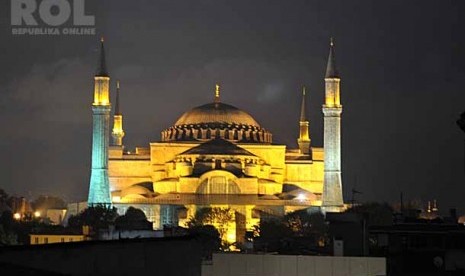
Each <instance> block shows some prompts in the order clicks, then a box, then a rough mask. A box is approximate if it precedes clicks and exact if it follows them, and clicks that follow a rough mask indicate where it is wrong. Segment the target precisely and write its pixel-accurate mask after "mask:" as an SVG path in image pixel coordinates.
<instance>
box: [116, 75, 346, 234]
mask: <svg viewBox="0 0 465 276" xmlns="http://www.w3.org/2000/svg"><path fill="white" fill-rule="evenodd" d="M331 77H332V79H331V81H334V79H336V78H337V80H339V79H338V76H331ZM118 86H119V85H118ZM327 87H328V85H327ZM330 88H331V93H332V94H331V95H333V97H335V98H337V99H338V101H339V87H337V89H335V88H334V87H333V86H331V87H330ZM118 93H119V91H118ZM206 93H208V92H206ZM210 93H211V92H210ZM212 94H213V93H212ZM214 95H215V96H214V100H213V102H211V103H207V104H204V105H201V106H198V107H195V108H193V109H191V110H189V111H187V112H185V113H184V114H183V115H181V116H180V117H179V118H178V119H177V120H176V118H173V122H175V123H174V124H173V126H171V127H169V128H167V129H165V130H163V131H162V132H161V137H160V141H153V142H150V143H149V144H148V145H146V146H143V147H138V148H136V149H135V151H133V152H130V153H129V152H127V151H126V150H125V149H124V146H123V144H124V143H123V142H122V138H123V136H122V135H120V136H118V137H117V138H119V139H114V142H113V145H112V146H110V147H109V150H108V156H109V160H108V176H109V183H110V192H111V201H112V203H113V204H114V205H115V206H116V207H117V208H118V210H119V212H121V213H124V212H125V211H126V209H127V208H128V207H129V206H134V207H137V208H140V209H142V210H143V211H144V212H145V213H146V215H147V217H148V219H149V220H150V221H152V222H153V226H154V228H155V229H160V228H163V226H165V225H169V226H176V225H179V226H183V227H184V226H186V225H185V223H186V221H187V220H188V219H189V218H190V217H192V216H193V215H194V214H195V212H196V210H198V209H199V208H203V207H224V208H230V210H232V212H234V217H235V223H233V225H232V226H231V227H228V232H227V235H226V238H227V240H228V241H229V242H234V241H239V242H240V241H243V239H244V234H245V232H246V231H247V230H251V229H252V228H253V226H254V225H257V224H258V222H259V220H260V217H262V216H266V215H281V214H285V213H286V212H289V211H294V210H297V209H302V208H308V207H312V206H313V207H316V208H319V207H321V206H322V205H324V202H323V203H322V200H323V198H324V196H323V193H326V194H327V195H329V196H327V200H328V202H330V203H331V207H338V206H339V207H340V206H342V204H343V203H342V198H341V202H339V201H337V200H338V198H334V197H331V196H332V195H333V194H335V195H336V196H338V195H342V190H341V191H329V190H328V189H327V190H326V192H325V191H324V187H323V186H324V177H325V174H331V176H333V175H335V176H337V177H339V179H337V180H338V181H339V182H337V183H329V184H327V185H328V187H336V188H337V187H339V189H340V188H341V183H340V171H338V172H336V171H328V172H325V167H324V160H325V157H324V154H325V150H324V149H323V148H318V147H313V146H311V143H310V142H311V139H310V132H309V122H308V121H307V119H306V118H307V117H306V110H305V90H304V92H303V98H302V107H301V111H300V113H301V114H300V120H299V121H297V120H296V128H299V130H300V135H299V137H296V140H297V142H298V144H299V148H297V149H288V148H287V146H286V145H280V144H273V143H272V134H271V133H270V132H269V131H268V130H266V129H265V128H264V127H263V126H261V125H260V124H259V123H258V122H257V121H256V120H255V119H254V118H253V117H252V116H251V115H250V114H249V113H247V112H245V111H243V110H241V109H239V108H237V107H234V106H232V105H229V104H227V103H223V102H221V101H220V91H219V86H218V85H217V86H216V91H215V94H214ZM328 97H329V96H328V93H327V96H326V98H328ZM117 102H118V110H117V114H115V115H116V116H115V118H116V119H117V120H116V121H115V124H117V125H115V129H117V130H118V131H119V132H118V133H124V132H123V130H122V127H121V126H122V120H123V116H122V113H120V110H119V99H117ZM326 106H327V103H326V105H325V108H326ZM333 108H339V106H337V107H333ZM340 108H341V109H340V110H339V109H338V111H341V110H342V107H340ZM296 113H297V112H296ZM325 114H326V113H325ZM298 115H299V114H295V117H296V118H297V117H298ZM333 115H334V114H333ZM333 115H331V116H333ZM337 115H340V112H339V113H338V114H337ZM337 119H338V120H335V119H330V120H328V121H327V120H325V135H326V136H325V141H329V143H331V145H332V148H331V150H332V151H335V152H336V155H334V153H331V156H334V158H336V159H337V160H331V162H333V163H334V164H336V165H333V167H334V168H336V169H339V170H340V166H337V164H339V163H340V156H337V154H339V155H340V150H339V149H338V148H337V147H338V146H340V145H339V140H340V131H339V117H337ZM333 121H334V122H333ZM327 122H329V123H330V124H331V125H327ZM114 133H115V131H114ZM114 136H115V134H114ZM115 141H117V142H115ZM334 141H336V142H334ZM325 185H326V184H325ZM330 185H333V186H330ZM338 185H339V186H338ZM331 189H334V188H331ZM323 207H324V206H323ZM333 209H334V208H333Z"/></svg>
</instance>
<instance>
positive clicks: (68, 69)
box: [0, 0, 465, 213]
mask: <svg viewBox="0 0 465 276" xmlns="http://www.w3.org/2000/svg"><path fill="white" fill-rule="evenodd" d="M87 2H88V7H87V8H88V9H87V10H88V13H90V14H94V15H95V18H96V21H97V24H96V25H97V31H98V35H96V36H71V37H70V36H13V35H11V26H10V7H9V1H2V2H1V4H0V20H1V21H0V65H1V66H0V92H1V97H0V126H1V130H0V152H1V153H2V154H1V164H0V165H1V166H0V181H1V182H0V187H1V188H3V189H5V190H6V191H7V192H8V193H10V194H14V195H24V196H26V197H29V198H33V197H35V196H37V195H39V194H50V195H58V196H62V197H63V198H65V199H66V200H68V201H74V200H85V199H86V197H87V190H88V182H89V175H90V169H89V167H90V157H91V130H92V116H91V115H92V114H91V102H92V93H93V75H94V73H95V70H96V64H97V58H98V52H97V49H98V43H99V36H100V35H103V36H105V38H106V48H107V64H108V70H109V73H110V76H111V78H112V95H113V96H114V92H115V89H114V87H115V83H116V82H115V81H116V79H119V80H120V81H121V109H122V112H123V115H124V129H125V132H126V137H125V144H126V145H127V146H128V147H129V148H133V147H134V146H136V145H139V146H148V143H149V142H150V141H157V140H158V139H159V138H160V131H161V130H162V129H164V128H167V127H169V126H170V125H172V124H173V123H174V122H175V121H176V119H177V118H178V117H179V116H180V115H181V114H182V113H183V112H184V111H187V110H189V109H190V108H192V107H195V106H197V105H201V104H204V103H207V102H211V101H212V100H213V96H214V85H215V83H216V82H219V83H221V85H222V94H221V97H222V101H223V102H226V103H230V104H232V105H235V106H237V107H239V108H242V109H244V110H246V111H248V112H249V113H250V114H251V115H252V116H254V117H255V119H256V120H257V121H258V122H259V123H260V124H261V125H262V126H263V127H265V128H267V129H269V130H270V131H271V132H272V133H273V139H274V141H275V142H276V143H285V144H287V145H288V146H290V147H292V148H295V147H296V146H297V145H296V138H297V134H298V118H299V105H300V100H301V96H300V95H301V91H300V89H301V86H302V85H306V86H307V87H308V91H309V93H308V95H309V97H308V102H309V106H308V113H309V119H310V130H311V138H312V143H313V145H314V146H322V140H323V132H322V123H323V116H322V112H321V105H322V103H323V95H324V78H323V77H324V72H325V66H326V59H327V55H328V47H329V38H330V37H331V36H332V37H334V39H335V44H336V48H335V49H336V59H337V64H338V68H339V71H340V73H341V76H342V81H341V83H342V85H341V86H342V88H341V89H342V90H341V98H342V104H343V106H344V110H343V114H342V154H343V156H342V159H343V164H342V165H343V185H344V194H345V199H346V201H347V200H349V199H350V194H351V193H350V191H351V189H352V188H354V187H355V188H356V189H357V190H359V191H361V192H363V194H361V195H358V196H357V197H358V199H360V200H362V201H389V202H396V201H398V198H399V195H400V192H401V191H403V192H404V198H406V199H419V200H423V201H424V202H426V201H427V200H432V199H437V200H438V205H439V208H440V210H442V211H443V212H444V211H447V208H449V207H453V206H454V207H457V208H458V209H459V212H461V213H463V212H465V201H464V200H463V198H464V197H465V177H464V176H465V174H464V138H465V134H464V133H462V132H461V130H460V129H459V128H458V127H457V125H456V123H455V121H456V120H457V119H458V117H459V115H460V113H462V112H463V111H465V82H464V80H465V70H464V68H465V33H464V27H465V1H460V0H457V1H425V0H421V1H406V0H399V1H393V0H389V1H369V0H367V1H347V0H338V1H302V0H294V1H281V0H279V1H278V0H276V1H275V0H272V1H226V0H214V1H213V0H212V1H173V0H166V1H153V0H145V1H143V0H140V1H120V0H118V1H116V0H111V1H110V0H106V1H103V2H102V1H100V2H99V3H94V2H95V1H87ZM91 2H92V3H91Z"/></svg>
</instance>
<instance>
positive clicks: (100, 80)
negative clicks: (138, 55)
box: [87, 38, 111, 206]
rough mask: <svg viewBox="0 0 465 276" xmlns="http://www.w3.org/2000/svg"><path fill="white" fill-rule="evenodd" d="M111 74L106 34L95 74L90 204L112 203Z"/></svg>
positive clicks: (101, 41) (88, 201)
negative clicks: (106, 62) (109, 170)
mask: <svg viewBox="0 0 465 276" xmlns="http://www.w3.org/2000/svg"><path fill="white" fill-rule="evenodd" d="M109 84H110V77H109V76H108V72H107V68H106V64H105V49H104V45H103V38H102V39H101V40H100V60H99V66H98V69H97V73H96V74H95V77H94V102H93V103H92V120H93V131H92V169H91V175H90V186H89V198H88V200H87V203H88V205H89V206H92V205H97V204H104V205H109V204H111V198H110V182H109V179H108V143H109V138H110V112H111V105H110V97H109V96H110V91H109V90H110V86H109Z"/></svg>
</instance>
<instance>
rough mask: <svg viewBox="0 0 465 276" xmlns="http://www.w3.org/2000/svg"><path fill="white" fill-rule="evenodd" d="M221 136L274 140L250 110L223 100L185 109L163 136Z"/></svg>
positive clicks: (248, 140) (247, 140) (203, 138)
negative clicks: (248, 111)
mask: <svg viewBox="0 0 465 276" xmlns="http://www.w3.org/2000/svg"><path fill="white" fill-rule="evenodd" d="M214 138H221V139H225V140H228V141H231V142H242V143H267V144H269V143H271V133H270V132H268V131H267V130H265V129H264V128H262V127H261V126H260V125H259V124H258V123H257V121H255V119H254V118H253V117H252V116H250V114H248V113H247V112H245V111H243V110H241V109H239V108H237V107H234V106H232V105H229V104H225V103H222V102H220V101H219V95H218V97H217V98H215V102H213V103H208V104H204V105H201V106H198V107H195V108H193V109H191V110H189V111H187V112H185V113H184V114H183V115H182V116H181V117H180V118H179V119H178V120H177V121H176V123H175V124H174V125H173V126H172V127H170V128H167V129H165V130H163V131H162V133H161V140H162V141H164V142H172V141H202V142H204V141H208V140H211V139H214Z"/></svg>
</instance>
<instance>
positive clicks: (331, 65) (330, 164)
mask: <svg viewBox="0 0 465 276" xmlns="http://www.w3.org/2000/svg"><path fill="white" fill-rule="evenodd" d="M340 82H341V78H340V77H339V72H338V71H337V69H336V59H335V55H334V41H333V39H332V38H331V41H330V44H329V57H328V64H327V66H326V74H325V102H324V104H323V108H322V109H323V110H322V111H323V115H324V127H323V129H324V137H323V140H324V142H323V143H324V145H323V146H324V179H323V196H322V207H323V210H324V211H327V212H340V211H342V209H343V206H344V201H343V198H342V172H341V113H342V105H341V99H340Z"/></svg>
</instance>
